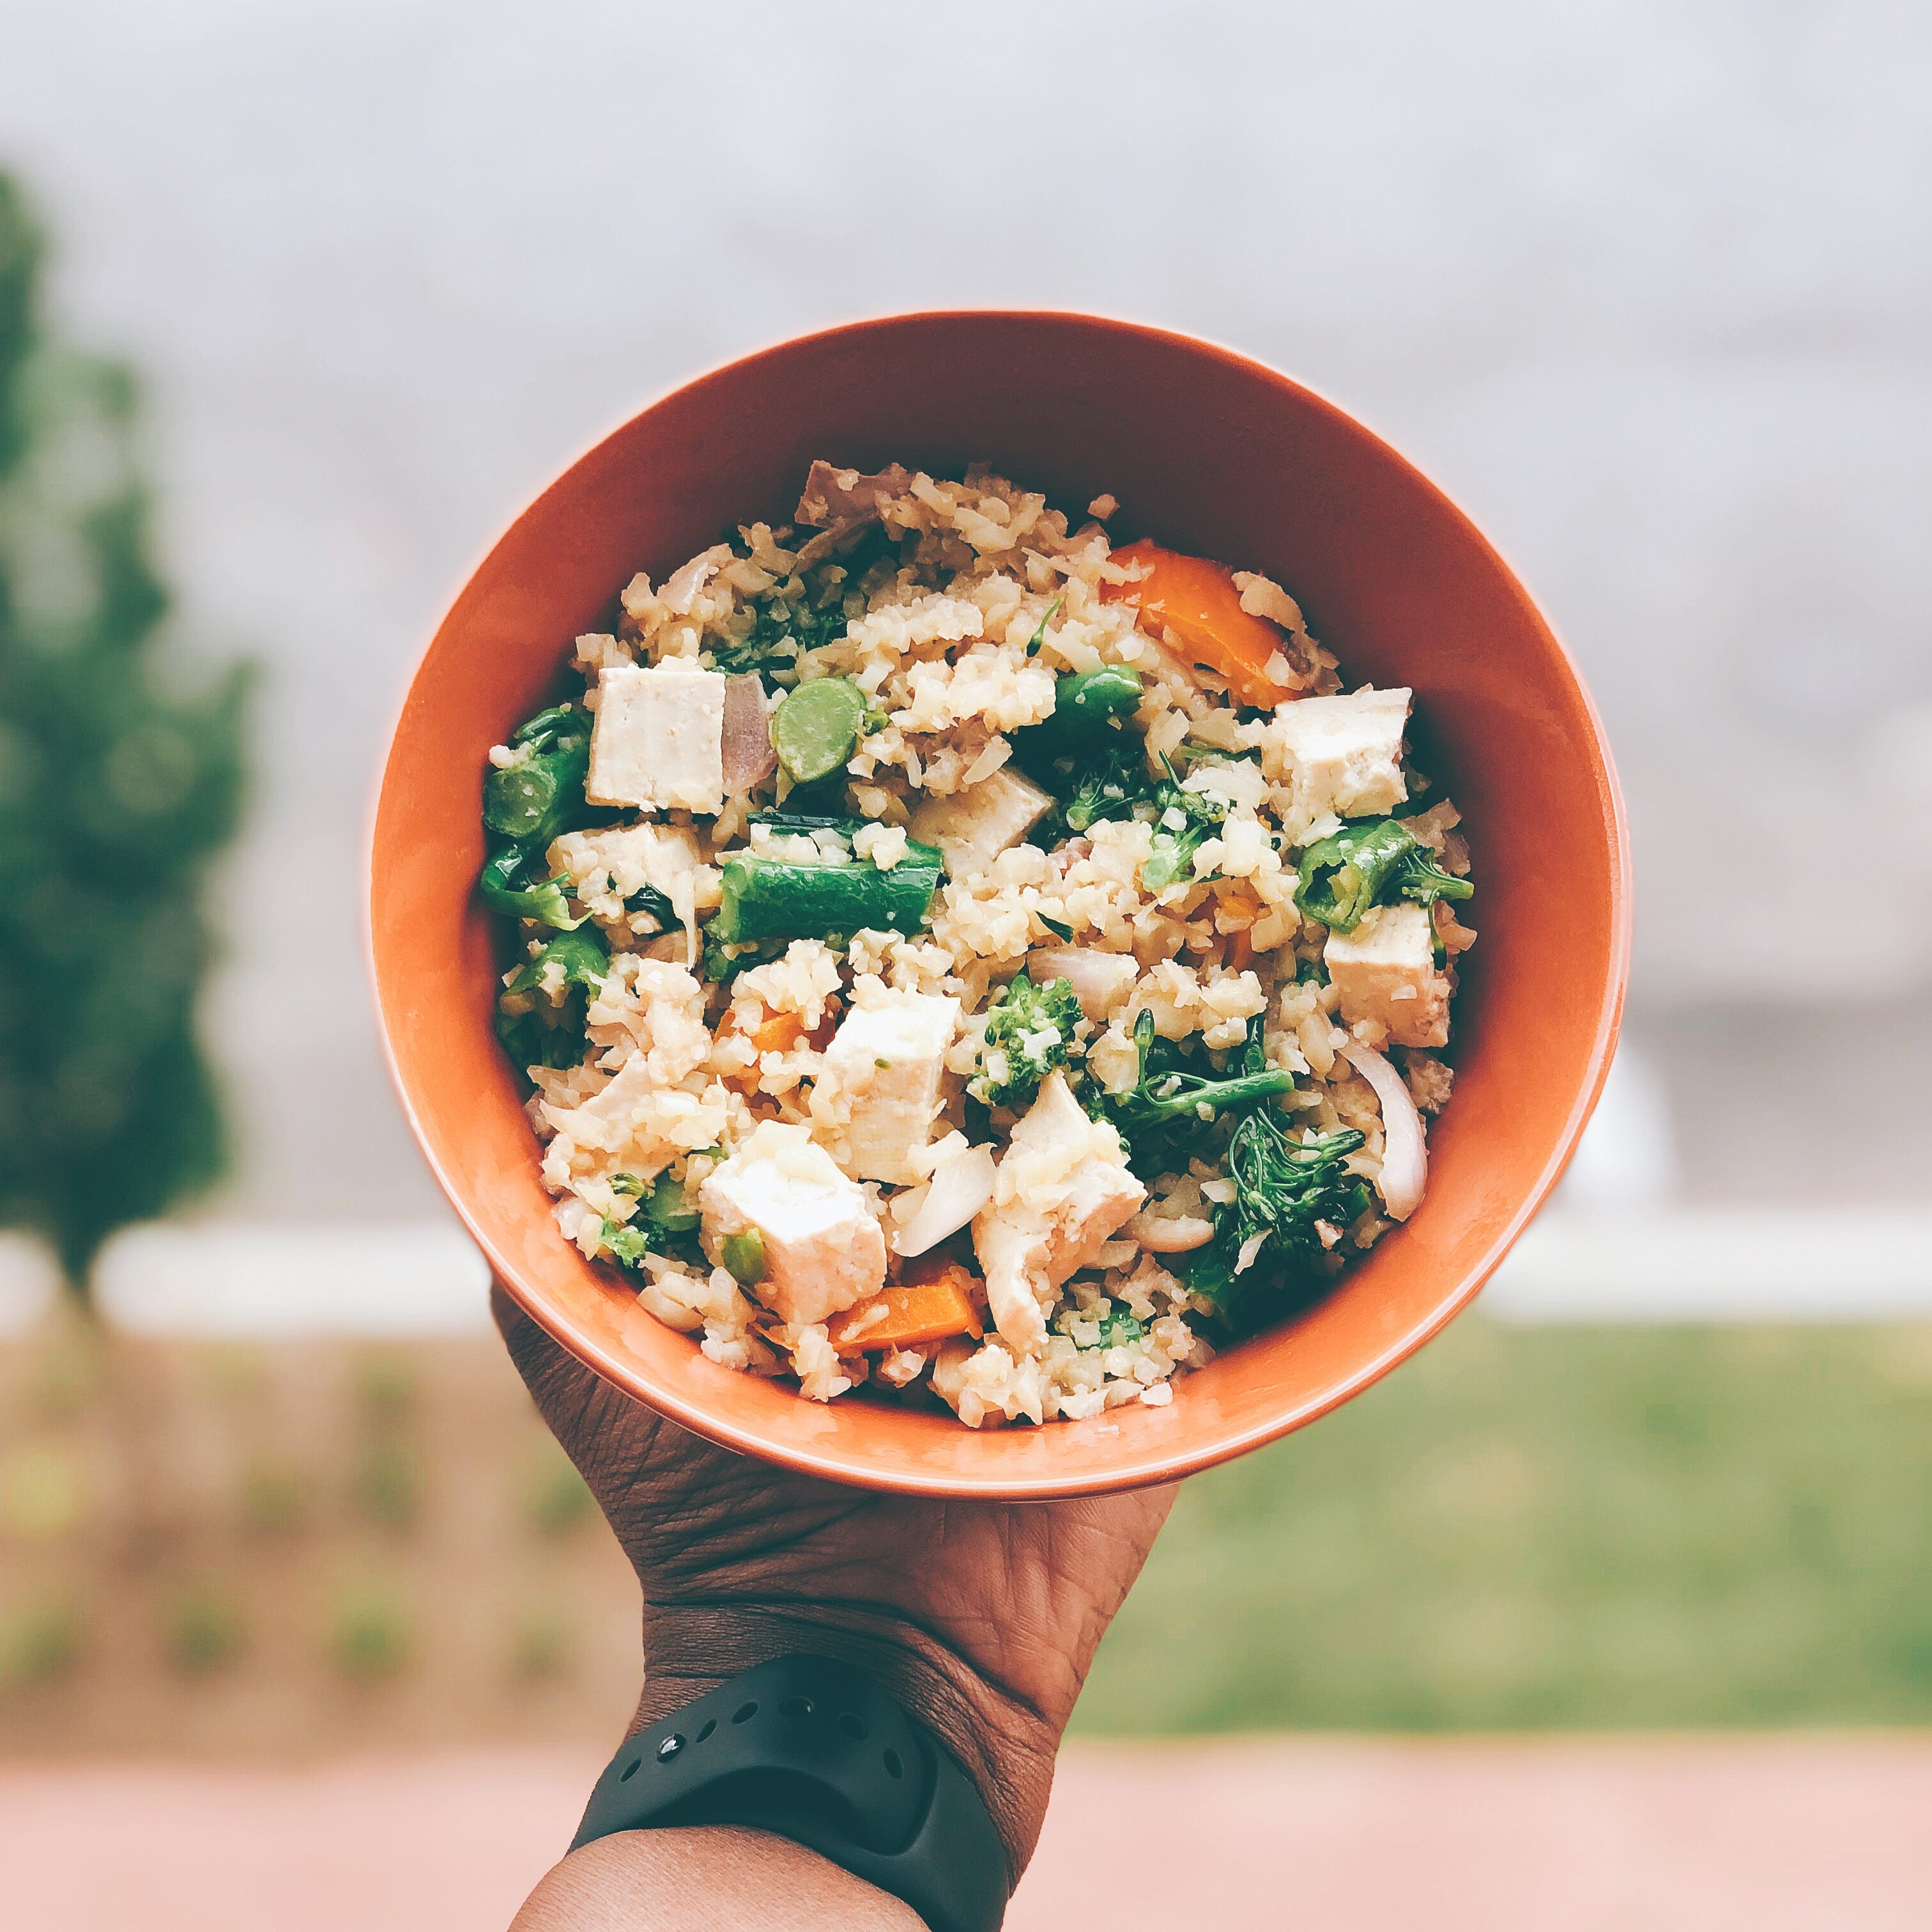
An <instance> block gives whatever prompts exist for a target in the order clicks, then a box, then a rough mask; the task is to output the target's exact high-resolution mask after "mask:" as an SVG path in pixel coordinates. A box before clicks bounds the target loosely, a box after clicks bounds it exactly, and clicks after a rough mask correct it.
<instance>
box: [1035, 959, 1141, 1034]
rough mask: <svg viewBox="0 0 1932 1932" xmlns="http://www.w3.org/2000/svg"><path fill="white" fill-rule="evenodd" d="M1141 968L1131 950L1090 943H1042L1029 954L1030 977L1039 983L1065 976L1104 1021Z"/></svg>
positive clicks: (1086, 1007) (1086, 1009) (1089, 1012)
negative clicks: (1102, 950)
mask: <svg viewBox="0 0 1932 1932" xmlns="http://www.w3.org/2000/svg"><path fill="white" fill-rule="evenodd" d="M1140 970H1141V969H1140V965H1139V962H1138V961H1136V959H1135V958H1134V956H1133V954H1132V953H1097V952H1095V951H1094V949H1093V947H1091V946H1043V947H1040V949H1039V950H1038V951H1037V952H1034V953H1028V955H1027V977H1028V979H1029V980H1031V981H1032V982H1033V983H1034V985H1035V986H1052V983H1054V981H1055V980H1066V981H1067V983H1068V984H1069V985H1070V986H1072V987H1073V997H1074V998H1076V1000H1078V1001H1079V1002H1080V1010H1081V1011H1082V1013H1085V1015H1086V1016H1087V1017H1088V1019H1090V1020H1094V1021H1104V1020H1105V1019H1106V1017H1107V1016H1108V1015H1109V1013H1112V1011H1113V1010H1114V1009H1115V1007H1118V1005H1119V1004H1121V1001H1123V1000H1124V999H1125V998H1127V995H1129V994H1130V993H1131V992H1133V989H1134V981H1135V980H1136V978H1137V977H1139V974H1140Z"/></svg>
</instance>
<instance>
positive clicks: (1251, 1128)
mask: <svg viewBox="0 0 1932 1932" xmlns="http://www.w3.org/2000/svg"><path fill="white" fill-rule="evenodd" d="M1361 1144H1362V1137H1361V1135H1360V1134H1358V1133H1356V1132H1355V1130H1354V1129H1353V1128H1351V1127H1344V1128H1340V1129H1338V1130H1337V1131H1336V1132H1334V1133H1328V1134H1310V1135H1309V1136H1307V1137H1306V1138H1305V1139H1303V1140H1301V1141H1296V1140H1294V1139H1291V1138H1290V1136H1289V1132H1288V1130H1287V1128H1286V1126H1285V1124H1283V1121H1282V1118H1281V1115H1280V1112H1278V1111H1277V1109H1274V1108H1273V1107H1257V1108H1256V1109H1254V1111H1253V1112H1252V1113H1250V1114H1247V1115H1244V1116H1243V1117H1242V1119H1241V1123H1240V1124H1239V1125H1238V1127H1236V1128H1235V1134H1234V1138H1233V1139H1232V1140H1231V1141H1229V1143H1228V1154H1227V1161H1226V1169H1225V1178H1226V1179H1228V1180H1229V1181H1232V1182H1233V1183H1234V1184H1235V1198H1234V1199H1233V1200H1232V1201H1229V1202H1217V1204H1216V1205H1215V1208H1214V1240H1213V1241H1211V1242H1210V1243H1209V1244H1208V1246H1207V1247H1205V1248H1200V1249H1197V1250H1196V1251H1195V1253H1194V1254H1193V1256H1190V1257H1189V1258H1187V1260H1186V1262H1184V1269H1185V1272H1186V1278H1187V1285H1188V1286H1189V1287H1190V1289H1193V1291H1194V1292H1195V1293H1196V1294H1197V1295H1202V1296H1205V1298H1207V1299H1208V1301H1211V1302H1212V1303H1213V1304H1214V1306H1215V1308H1216V1310H1217V1312H1218V1313H1220V1316H1221V1318H1222V1319H1223V1321H1225V1322H1227V1323H1228V1325H1229V1327H1230V1328H1235V1329H1237V1330H1241V1331H1245V1330H1247V1329H1250V1328H1257V1327H1259V1326H1260V1325H1262V1323H1264V1322H1268V1321H1269V1320H1271V1319H1274V1318H1275V1317H1276V1316H1278V1315H1280V1313H1283V1312H1284V1311H1283V1310H1281V1309H1280V1307H1271V1306H1270V1304H1271V1302H1274V1301H1279V1300H1280V1299H1281V1298H1283V1296H1284V1295H1286V1294H1288V1293H1289V1292H1292V1287H1293V1286H1294V1285H1295V1277H1296V1276H1297V1275H1298V1274H1305V1270H1304V1269H1303V1268H1301V1267H1300V1266H1299V1265H1301V1264H1305V1263H1307V1262H1308V1261H1310V1259H1313V1257H1314V1256H1317V1255H1319V1254H1320V1253H1322V1251H1323V1248H1322V1237H1321V1235H1320V1234H1319V1232H1317V1230H1316V1225H1315V1224H1316V1222H1318V1221H1326V1222H1328V1223H1329V1224H1330V1226H1331V1227H1334V1228H1346V1227H1347V1226H1349V1225H1350V1224H1351V1223H1353V1222H1354V1221H1355V1220H1358V1218H1359V1217H1358V1216H1357V1215H1355V1214H1351V1213H1350V1212H1349V1200H1350V1198H1351V1196H1352V1188H1351V1187H1348V1186H1346V1185H1345V1182H1346V1169H1344V1168H1343V1165H1342V1163H1343V1162H1344V1161H1345V1160H1347V1158H1348V1157H1349V1155H1350V1154H1353V1153H1354V1152H1355V1150H1356V1148H1358V1147H1360V1146H1361ZM1250 1241H1253V1243H1254V1244H1255V1245H1254V1247H1253V1251H1252V1252H1250V1253H1247V1266H1246V1267H1244V1266H1243V1265H1242V1261H1243V1256H1244V1250H1247V1248H1248V1244H1250ZM1264 1259H1266V1260H1268V1262H1271V1264H1272V1265H1271V1266H1268V1267H1264V1266H1263V1265H1262V1263H1263V1261H1264Z"/></svg>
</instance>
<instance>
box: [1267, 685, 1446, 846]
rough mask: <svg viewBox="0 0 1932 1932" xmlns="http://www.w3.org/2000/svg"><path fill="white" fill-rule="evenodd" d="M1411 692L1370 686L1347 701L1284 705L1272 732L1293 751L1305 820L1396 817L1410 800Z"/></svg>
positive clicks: (1290, 755)
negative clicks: (1406, 738)
mask: <svg viewBox="0 0 1932 1932" xmlns="http://www.w3.org/2000/svg"><path fill="white" fill-rule="evenodd" d="M1410 695H1411V694H1410V692H1409V689H1408V688H1407V687H1406V686H1399V687H1397V688H1396V689H1394V690H1393V691H1376V690H1374V689H1373V688H1364V689H1363V690H1361V691H1350V692H1349V694H1348V695H1347V696H1346V697H1302V698H1297V699H1295V700H1292V701H1291V702H1289V703H1286V704H1283V705H1280V706H1277V709H1276V711H1275V714H1274V724H1272V725H1271V727H1269V728H1270V730H1271V734H1272V735H1273V736H1274V739H1275V742H1276V745H1277V746H1278V747H1279V748H1280V751H1281V752H1282V753H1283V754H1285V756H1286V763H1287V765H1288V768H1289V772H1290V773H1291V775H1292V778H1293V780H1294V784H1295V804H1296V805H1297V807H1298V808H1299V809H1300V810H1301V812H1302V813H1303V814H1304V816H1306V817H1309V818H1316V817H1320V816H1321V814H1322V813H1324V812H1326V811H1332V812H1334V814H1336V816H1337V817H1340V818H1365V817H1373V816H1374V814H1376V813H1378V812H1384V811H1393V810H1394V808H1396V806H1397V805H1400V804H1401V802H1403V799H1406V797H1408V796H1409V787H1408V784H1406V781H1404V779H1403V775H1402V734H1403V730H1405V729H1406V727H1407V725H1408V723H1409V697H1410Z"/></svg>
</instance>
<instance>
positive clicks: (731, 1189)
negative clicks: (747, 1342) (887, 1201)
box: [697, 1121, 886, 1324]
mask: <svg viewBox="0 0 1932 1932" xmlns="http://www.w3.org/2000/svg"><path fill="white" fill-rule="evenodd" d="M697 1200H698V1207H699V1210H700V1212H701V1214H703V1222H704V1238H705V1241H706V1246H707V1248H708V1249H709V1252H710V1253H712V1254H713V1255H715V1254H716V1253H718V1247H719V1244H721V1242H722V1241H723V1240H724V1237H725V1236H726V1235H742V1234H747V1233H751V1232H756V1233H757V1235H758V1236H759V1238H760V1239H761V1240H762V1241H763V1243H764V1250H765V1274H764V1279H763V1280H762V1281H760V1282H759V1283H756V1284H755V1285H754V1286H753V1287H752V1288H751V1290H750V1291H749V1292H751V1294H753V1295H756V1296H757V1298H758V1299H759V1300H760V1301H762V1302H763V1304H765V1306H766V1307H768V1308H769V1309H771V1310H772V1311H773V1312H774V1313H776V1314H777V1315H778V1317H779V1318H780V1319H781V1320H783V1321H785V1322H794V1323H799V1324H804V1323H808V1322H823V1320H825V1319H826V1317H827V1316H831V1315H835V1314H837V1313H838V1311H839V1310H841V1308H850V1307H851V1306H852V1304H853V1303H854V1302H855V1301H864V1300H865V1298H866V1297H867V1296H868V1295H877V1293H878V1292H879V1290H880V1289H882V1288H883V1287H884V1286H885V1283H886V1238H885V1235H884V1234H883V1232H882V1231H881V1230H880V1226H879V1223H878V1220H877V1217H876V1216H875V1215H874V1214H873V1212H872V1210H871V1206H870V1205H869V1204H868V1202H867V1200H866V1199H865V1190H864V1189H863V1188H862V1187H860V1186H859V1184H858V1183H857V1182H856V1181H852V1180H850V1179H848V1178H847V1177H846V1176H845V1175H843V1174H841V1172H839V1169H838V1163H837V1162H836V1161H835V1160H833V1159H832V1157H831V1156H830V1155H829V1154H827V1153H826V1151H825V1150H824V1149H823V1148H821V1147H818V1146H815V1145H814V1144H813V1142H812V1139H811V1135H810V1134H809V1133H807V1131H806V1130H805V1129H804V1128H803V1127H793V1126H790V1125H788V1124H785V1123H783V1122H781V1121H762V1122H760V1124H759V1126H758V1127H757V1130H756V1131H755V1132H754V1133H753V1134H752V1136H751V1139H749V1140H748V1141H747V1142H745V1145H743V1146H742V1147H741V1148H739V1149H738V1151H736V1153H735V1154H733V1155H732V1157H730V1160H727V1161H726V1162H724V1163H723V1164H722V1165H721V1166H718V1167H716V1168H714V1169H712V1171H711V1172H710V1173H709V1175H706V1177H705V1180H704V1184H703V1187H700V1189H699V1190H698V1193H697Z"/></svg>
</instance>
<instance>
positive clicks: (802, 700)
mask: <svg viewBox="0 0 1932 1932" xmlns="http://www.w3.org/2000/svg"><path fill="white" fill-rule="evenodd" d="M864 724H865V693H864V692H863V691H861V690H860V689H859V687H858V686H857V685H856V684H854V683H853V682H852V680H851V679H850V678H844V677H820V678H814V679H812V680H811V682H810V683H809V684H801V685H799V686H798V687H797V688H796V690H793V691H789V692H787V694H786V695H785V696H784V698H783V699H782V700H780V702H779V704H778V709H777V710H776V711H775V712H773V713H772V745H774V746H775V748H776V749H777V751H778V763H779V766H780V767H781V769H783V771H784V774H785V775H786V777H787V778H789V779H790V781H792V783H793V784H797V785H804V784H817V782H818V781H820V779H821V778H829V777H831V775H832V774H833V773H834V772H838V771H841V770H842V769H844V765H845V761H846V760H847V759H848V758H850V757H851V755H852V754H853V751H856V749H857V748H858V745H859V732H860V730H861V729H862V727H863V725H864Z"/></svg>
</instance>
